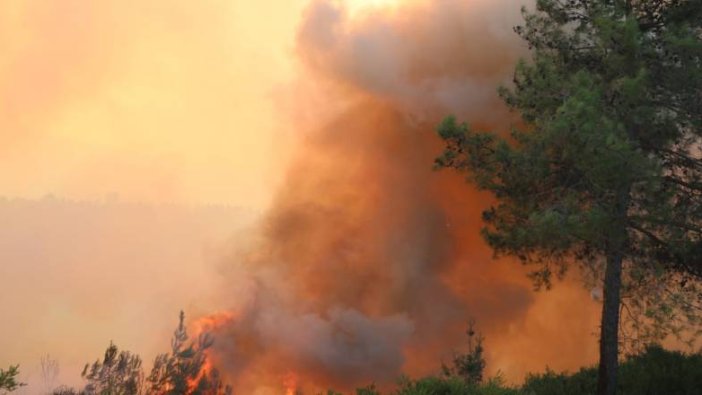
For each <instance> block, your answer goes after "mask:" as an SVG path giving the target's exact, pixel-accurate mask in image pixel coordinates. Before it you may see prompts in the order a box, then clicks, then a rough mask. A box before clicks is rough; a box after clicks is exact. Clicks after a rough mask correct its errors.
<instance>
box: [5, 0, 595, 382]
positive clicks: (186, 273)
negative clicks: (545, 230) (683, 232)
mask: <svg viewBox="0 0 702 395" xmlns="http://www.w3.org/2000/svg"><path fill="white" fill-rule="evenodd" d="M524 3H525V2H523V1H516V0H347V1H341V0H286V1H280V0H260V1H255V2H254V1H244V0H201V1H197V2H194V1H186V0H152V1H141V0H139V1H137V0H134V1H131V0H127V1H125V0H114V1H113V0H109V1H108V0H105V1H100V2H85V1H79V0H65V1H31V0H26V1H16V2H14V1H13V2H10V1H8V2H2V3H0V51H1V52H2V56H0V104H1V105H0V138H1V139H2V144H1V145H0V155H2V158H3V160H2V163H3V166H0V195H3V196H8V197H9V198H10V199H9V200H3V201H0V215H1V216H2V217H1V218H0V246H1V247H0V259H2V262H0V265H2V266H0V290H2V291H0V292H2V297H3V299H4V300H7V299H8V298H12V300H14V301H16V302H14V303H11V304H0V316H3V317H6V318H7V320H8V321H9V322H11V324H10V325H3V329H2V331H3V332H2V335H3V336H0V348H1V349H4V350H11V352H9V353H2V354H0V366H4V365H8V364H10V363H14V362H20V363H22V364H23V366H26V367H27V369H26V371H27V372H29V373H27V374H28V375H30V376H27V377H28V380H30V381H31V380H35V381H36V380H38V379H37V376H36V375H37V364H38V358H39V355H41V354H42V353H51V354H52V355H53V356H55V357H56V358H57V359H59V362H61V360H62V358H63V360H64V366H65V369H63V370H62V374H61V380H63V381H64V382H67V383H71V384H76V383H77V380H74V381H71V380H72V379H71V377H76V378H77V377H78V372H76V371H75V368H76V366H78V364H79V363H80V362H81V361H88V360H91V359H94V358H95V357H97V356H98V355H99V354H100V353H101V352H102V350H103V349H104V346H106V345H107V343H109V341H110V340H114V341H115V342H116V343H117V344H118V345H124V347H126V348H128V349H130V350H132V351H136V352H141V353H142V355H143V356H145V357H146V358H147V365H149V364H150V358H152V357H153V354H154V353H155V352H158V351H166V348H167V345H168V341H167V336H168V332H169V328H171V327H172V326H173V325H174V324H175V319H176V317H177V309H179V308H181V307H182V308H184V309H185V310H186V314H187V315H188V316H189V317H190V318H191V319H192V320H193V321H198V322H200V323H201V325H200V326H202V323H210V329H211V330H213V331H214V333H215V334H216V336H217V343H216V347H215V349H214V350H213V353H212V358H214V360H215V362H216V365H217V366H218V367H219V368H220V369H221V370H222V371H223V373H224V375H225V377H226V378H227V379H229V380H231V381H232V382H233V383H234V384H235V386H236V388H237V389H239V390H240V391H243V392H242V393H252V394H261V395H263V394H277V393H282V391H283V390H284V382H285V383H288V385H289V384H290V382H291V381H293V382H295V385H296V386H298V387H299V388H301V389H305V390H310V389H320V388H325V387H326V386H329V385H332V386H335V387H337V388H340V389H347V388H351V387H353V386H356V385H361V384H367V383H370V382H376V383H378V384H380V385H384V384H387V383H392V382H394V381H395V379H396V378H397V377H398V376H399V375H400V374H402V373H409V374H413V375H424V374H432V373H435V372H437V371H438V368H439V367H440V365H441V362H442V360H443V361H447V360H448V359H450V357H451V355H452V352H453V351H454V350H457V349H461V347H462V346H464V343H463V342H464V341H465V336H464V334H463V331H464V329H465V324H466V322H467V321H468V319H469V318H475V319H477V321H478V325H479V327H480V328H481V330H482V331H483V332H484V334H485V336H486V345H487V356H488V363H489V366H488V370H489V371H490V372H491V373H494V372H496V371H497V370H498V369H499V370H501V371H502V372H504V374H505V375H506V377H507V378H508V379H510V380H519V379H520V378H521V377H522V376H523V374H524V373H525V372H527V371H529V370H540V369H542V368H543V367H544V366H545V365H547V364H548V365H549V366H551V367H553V368H556V369H573V368H576V367H578V366H580V365H582V364H584V363H589V362H592V361H593V360H594V356H595V351H596V348H595V337H593V336H591V333H592V332H594V331H595V329H596V328H595V324H596V321H597V320H596V316H597V310H598V308H599V307H598V305H597V303H595V302H594V301H592V300H591V299H590V298H589V293H588V292H587V291H586V290H584V289H583V288H582V287H581V285H580V284H579V283H578V282H577V281H570V282H567V283H565V284H561V285H559V286H557V287H556V289H555V290H554V291H552V292H550V293H534V292H532V289H531V285H530V284H529V282H528V281H527V280H526V279H525V276H524V274H525V272H526V271H525V270H524V269H523V268H521V267H520V266H519V265H518V264H517V263H515V262H513V261H510V260H504V259H503V260H497V261H496V260H494V259H493V257H492V255H491V252H490V251H489V250H488V249H487V247H485V245H484V243H483V242H482V241H481V240H480V237H479V229H480V211H481V209H483V208H484V207H485V206H486V205H487V204H488V202H489V196H486V195H484V194H480V193H477V192H475V191H474V190H473V189H471V188H470V186H467V185H466V184H465V182H464V180H463V179H462V178H461V176H459V175H456V174H453V173H451V172H448V171H444V172H435V171H433V170H432V160H433V158H434V157H435V156H436V155H437V154H438V152H440V150H441V145H440V142H439V141H438V139H437V138H436V136H435V133H434V127H435V125H436V124H437V123H438V122H439V120H440V119H441V118H442V117H443V116H445V115H447V114H456V115H458V116H460V117H461V118H464V119H467V120H470V121H471V122H473V123H474V124H477V125H480V126H483V127H490V128H494V129H497V130H500V129H504V128H506V127H507V126H509V124H510V123H511V122H513V121H514V116H513V115H511V114H509V113H508V112H507V111H506V110H505V108H504V107H503V106H502V105H501V103H500V101H499V100H498V98H497V95H496V87H497V86H498V85H499V84H502V83H508V82H509V80H510V77H511V70H512V66H513V64H514V62H515V61H516V60H517V59H518V58H519V57H520V56H525V55H526V54H527V53H526V49H525V47H524V45H523V44H522V43H521V42H520V41H519V39H518V37H516V36H515V35H514V33H513V32H512V27H513V26H514V25H516V24H518V23H519V21H520V14H519V7H520V5H521V4H524ZM47 194H51V195H53V196H57V197H58V199H57V198H42V197H43V196H45V195H47ZM63 199H65V200H63ZM135 202H138V203H140V204H134V203H135ZM210 203H222V204H225V205H228V206H240V207H244V208H245V209H231V208H226V207H215V208H212V207H209V208H207V207H204V206H203V205H206V204H210ZM573 306H578V308H577V309H574V308H573ZM167 317H172V319H171V320H170V321H169V318H167ZM22 344H26V347H24V346H20V345H22ZM71 369H73V370H71ZM31 374H34V376H33V377H32V376H31ZM28 393H32V392H31V391H30V392H28Z"/></svg>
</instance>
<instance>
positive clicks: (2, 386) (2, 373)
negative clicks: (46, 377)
mask: <svg viewBox="0 0 702 395" xmlns="http://www.w3.org/2000/svg"><path fill="white" fill-rule="evenodd" d="M18 375H19V365H14V366H10V367H9V368H8V369H7V370H4V369H0V391H6V392H12V391H14V390H16V389H17V388H19V387H22V386H24V385H26V384H24V383H21V382H19V381H17V376H18ZM3 393H4V392H3Z"/></svg>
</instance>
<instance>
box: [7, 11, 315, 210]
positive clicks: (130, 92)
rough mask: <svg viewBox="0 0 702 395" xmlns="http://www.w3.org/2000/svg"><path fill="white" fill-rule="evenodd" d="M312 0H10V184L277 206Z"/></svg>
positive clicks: (30, 191) (18, 188) (80, 194)
mask: <svg viewBox="0 0 702 395" xmlns="http://www.w3.org/2000/svg"><path fill="white" fill-rule="evenodd" d="M304 2H305V0H286V1H282V2H281V1H278V0H262V1H256V2H251V1H247V0H229V1H221V0H199V1H196V2H193V1H190V0H150V1H141V0H104V1H97V2H94V1H89V2H86V1H83V0H61V1H48V2H47V1H35V0H19V1H3V2H2V4H0V53H2V57H1V60H0V138H2V145H1V148H0V154H1V155H2V158H3V160H2V163H3V166H0V194H2V195H6V196H21V197H27V198H35V197H41V196H43V195H45V194H46V193H53V194H55V195H58V196H62V197H67V198H71V199H80V200H84V199H89V200H94V199H99V198H102V197H103V196H105V195H107V194H111V193H118V194H119V195H120V196H121V198H122V199H124V200H129V201H147V202H162V201H167V202H177V203H201V202H207V203H227V204H236V205H243V206H248V207H255V208H257V209H260V208H263V207H265V205H266V203H267V201H268V200H269V198H270V195H271V189H272V187H273V185H274V183H275V179H276V177H275V172H276V171H277V169H278V168H279V166H281V164H282V161H279V160H277V159H274V160H272V159H271V158H277V157H279V156H280V155H281V153H282V152H283V151H282V150H281V149H280V148H281V147H280V146H276V145H274V141H275V140H278V141H280V140H281V137H282V136H281V134H279V133H276V132H275V131H276V130H278V129H280V125H281V122H280V121H281V118H280V117H278V116H277V115H276V114H277V113H278V112H277V110H276V104H275V101H274V100H272V95H274V93H275V91H276V90H277V89H279V88H277V86H280V85H281V84H284V83H286V81H288V80H289V79H290V78H291V75H292V71H293V68H292V61H291V56H290V52H291V50H292V43H291V40H290V37H291V36H292V35H293V34H294V31H295V25H296V23H297V22H298V18H299V13H300V8H301V6H302V4H303V3H304ZM276 147H277V148H276Z"/></svg>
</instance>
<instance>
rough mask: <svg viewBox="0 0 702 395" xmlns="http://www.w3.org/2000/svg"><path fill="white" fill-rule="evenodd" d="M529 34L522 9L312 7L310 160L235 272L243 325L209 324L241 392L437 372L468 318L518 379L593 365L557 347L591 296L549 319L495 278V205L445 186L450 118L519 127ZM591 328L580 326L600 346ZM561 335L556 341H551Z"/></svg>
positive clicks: (302, 45) (305, 151) (543, 308)
mask: <svg viewBox="0 0 702 395" xmlns="http://www.w3.org/2000/svg"><path fill="white" fill-rule="evenodd" d="M517 23H519V2H516V1H511V0H489V1H488V0H481V1H465V0H437V1H425V2H416V3H407V4H405V5H403V6H401V7H399V8H395V9H387V10H377V11H375V12H371V13H368V14H364V15H363V16H360V17H356V18H351V17H350V16H349V14H348V13H347V12H346V11H345V9H344V8H343V7H342V6H340V5H339V4H338V3H333V2H330V1H321V0H320V1H314V2H313V3H312V4H311V5H310V7H309V8H308V10H307V12H306V14H305V18H304V22H303V24H302V25H301V27H300V30H299V37H298V52H299V55H300V59H301V60H302V64H303V66H304V70H303V71H302V72H301V75H302V76H304V78H303V81H301V83H300V84H299V85H297V86H296V87H295V88H294V89H295V90H294V92H293V93H292V94H291V96H292V97H295V98H296V102H295V105H292V106H291V110H292V111H294V112H295V117H294V118H295V119H296V120H297V122H296V123H295V124H294V125H293V127H296V128H299V129H300V130H299V134H300V135H301V144H300V146H299V147H298V149H297V154H296V156H295V158H294V160H293V161H292V163H291V165H290V168H289V169H288V172H287V177H286V179H285V182H284V183H283V185H282V186H281V189H280V190H279V192H278V194H277V197H276V199H275V200H274V203H273V206H272V208H271V209H270V211H269V212H268V214H267V216H266V220H265V221H264V223H263V224H262V225H261V228H260V232H259V233H258V234H257V235H256V236H255V237H253V238H254V240H252V241H251V242H250V243H247V245H248V246H247V248H246V249H245V250H244V251H237V252H234V253H232V254H231V255H230V257H229V258H228V259H227V260H226V263H225V264H224V268H225V269H224V272H225V276H224V278H225V279H226V282H227V285H228V288H229V289H230V292H229V293H228V294H227V295H228V296H227V297H229V298H230V299H231V300H233V306H232V308H231V310H230V311H229V312H228V313H224V314H222V315H220V316H213V317H210V318H207V319H205V321H207V322H209V325H205V326H207V327H209V328H210V329H213V330H214V331H215V332H216V333H217V335H218V338H219V339H220V341H219V342H218V348H217V350H216V353H215V358H216V363H217V364H218V365H219V366H220V367H221V368H223V369H224V370H225V372H227V374H228V375H229V376H230V379H232V380H233V381H234V382H235V383H236V385H237V387H238V388H240V389H243V390H244V391H249V392H254V391H259V392H260V393H266V392H265V391H270V392H271V393H279V392H280V390H281V389H280V385H281V384H280V383H282V382H283V381H286V379H285V378H286V377H288V378H289V377H293V378H294V379H295V380H292V381H293V382H294V383H293V384H290V380H287V381H286V382H287V383H288V384H287V385H288V387H290V386H291V385H293V386H296V387H299V388H304V389H322V388H325V387H327V386H335V387H336V388H340V389H346V388H351V387H353V386H357V385H362V384H367V383H370V382H376V383H379V384H381V385H383V384H386V383H392V382H394V381H395V380H396V378H397V377H398V376H399V375H400V374H401V373H403V372H405V373H409V374H427V373H432V372H436V371H437V369H438V367H439V366H440V363H441V359H442V358H446V357H448V356H450V355H451V350H453V349H455V348H456V347H459V346H460V344H461V342H462V341H463V340H464V338H463V336H464V335H463V333H462V331H463V330H464V328H465V323H466V321H467V320H468V319H469V318H470V317H475V318H476V319H477V320H478V322H479V324H480V326H481V328H483V330H484V331H485V332H486V334H487V336H488V346H489V347H491V350H492V352H491V354H490V355H489V356H490V359H491V361H498V360H500V361H501V362H502V363H504V366H507V368H508V369H512V370H511V371H508V372H507V374H508V375H510V377H517V376H518V375H520V374H522V373H523V369H525V368H529V367H538V368H540V367H541V366H539V364H541V363H544V361H545V360H546V358H550V357H551V355H550V353H553V354H556V353H558V351H557V349H558V348H559V347H561V348H562V347H569V348H572V349H573V351H574V352H573V353H571V354H570V355H568V356H566V357H563V356H561V357H560V359H559V358H553V359H551V361H552V366H556V367H563V368H565V367H572V366H577V365H578V364H580V363H582V362H583V361H584V360H587V358H590V356H591V354H588V353H587V352H585V351H586V350H589V349H590V348H592V347H591V346H592V345H594V341H593V344H592V345H591V344H590V343H583V342H580V343H579V344H575V345H573V344H570V343H568V342H569V341H568V340H566V339H564V338H565V336H564V335H563V334H561V335H560V336H555V335H554V333H557V331H558V330H562V329H563V328H564V325H563V324H560V325H557V324H556V321H555V319H554V317H557V316H558V314H559V312H560V311H561V310H563V309H569V308H570V307H571V306H570V305H572V303H573V301H574V300H582V302H581V303H582V305H583V306H585V305H587V304H588V299H587V293H585V292H583V293H579V292H578V291H573V289H575V288H572V287H571V288H564V289H562V290H561V291H558V290H557V291H556V292H558V295H549V297H554V298H557V297H561V299H560V300H561V301H560V302H557V303H555V304H553V303H547V304H544V303H545V302H544V300H547V299H543V298H541V297H538V296H535V295H534V294H533V293H532V292H531V287H530V284H529V283H528V282H527V281H526V280H525V279H524V271H523V270H520V268H519V266H518V265H516V264H515V263H514V262H505V261H498V262H496V261H493V260H492V256H491V253H490V251H489V250H488V249H487V248H486V247H485V246H484V244H483V243H482V241H481V240H480V238H479V236H478V233H479V229H480V211H481V209H482V208H484V207H485V205H486V202H487V199H488V197H487V196H485V195H483V194H479V193H477V192H475V191H473V190H472V189H470V187H468V186H466V184H465V182H464V180H462V179H461V177H457V176H456V175H455V174H450V173H437V172H434V171H432V160H433V158H434V157H435V156H436V155H437V153H438V152H439V150H440V148H441V146H440V142H439V141H437V140H438V139H437V138H436V137H435V135H434V126H435V125H436V124H437V123H438V121H439V120H440V119H441V118H442V117H443V116H445V115H447V114H451V113H453V114H457V115H459V116H461V117H466V118H468V119H471V120H473V121H474V122H477V123H478V124H481V125H484V126H491V127H498V128H502V127H504V126H506V125H508V124H509V122H510V119H511V118H510V115H509V113H508V112H507V111H506V110H505V108H504V107H503V106H502V105H501V104H500V102H499V99H498V97H497V94H496V86H497V85H498V84H500V83H502V82H505V81H509V78H510V75H511V70H512V67H513V64H514V62H515V61H516V59H517V58H518V57H519V56H520V55H521V54H523V51H524V48H523V45H522V44H521V42H520V41H519V39H518V37H516V36H515V35H514V34H513V33H512V26H514V25H516V24H517ZM310 106H313V107H312V108H310ZM581 298H582V299H581ZM548 300H550V299H548ZM588 306H589V305H588ZM593 307H594V306H593ZM588 308H589V307H588ZM592 311H594V310H587V311H585V309H584V310H583V314H582V315H581V316H580V317H579V318H577V319H572V320H571V321H570V322H569V323H568V324H567V325H565V326H570V325H572V326H574V327H583V328H586V331H589V330H591V329H592V327H589V326H588V325H589V324H590V323H591V322H593V321H592V320H591V315H592V314H591V312H592ZM549 319H552V320H553V325H554V326H558V328H556V329H553V330H549V329H548V328H546V329H544V328H543V327H544V325H547V324H546V323H547V322H548V320H549ZM536 332H541V333H536ZM546 344H548V345H549V346H548V349H549V350H553V351H542V352H541V354H540V355H539V356H538V357H537V358H534V357H533V354H532V355H523V356H517V357H516V360H514V361H504V358H503V359H501V358H502V357H501V356H500V355H503V354H500V352H501V351H506V349H507V348H512V351H511V352H512V353H521V352H524V353H525V354H526V353H529V352H531V351H530V350H531V349H532V348H534V349H538V350H542V349H543V350H545V349H546V347H545V345H546ZM542 357H543V358H542ZM515 361H516V363H517V364H519V363H520V361H525V366H524V367H521V368H514V366H512V365H510V363H508V362H512V363H514V362H515ZM553 361H555V362H553ZM276 386H277V387H276Z"/></svg>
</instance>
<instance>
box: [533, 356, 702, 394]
mask: <svg viewBox="0 0 702 395" xmlns="http://www.w3.org/2000/svg"><path fill="white" fill-rule="evenodd" d="M620 369H621V370H620V380H619V392H618V393H620V394H622V395H648V394H666V395H693V394H699V391H700V388H702V355H700V354H692V355H685V354H682V353H679V352H674V351H667V350H664V349H662V348H660V347H657V346H651V347H649V348H647V349H646V351H645V352H643V353H641V354H638V355H636V356H633V357H631V358H630V359H628V360H627V361H625V362H624V363H623V364H622V366H621V368H620ZM596 384H597V370H596V369H595V368H588V369H582V370H580V371H579V372H577V373H575V374H572V375H568V374H565V373H555V372H553V371H550V370H547V372H546V373H543V374H538V375H529V376H528V377H527V379H526V380H525V383H524V385H523V386H522V393H523V394H524V395H586V394H593V393H595V389H596Z"/></svg>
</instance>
